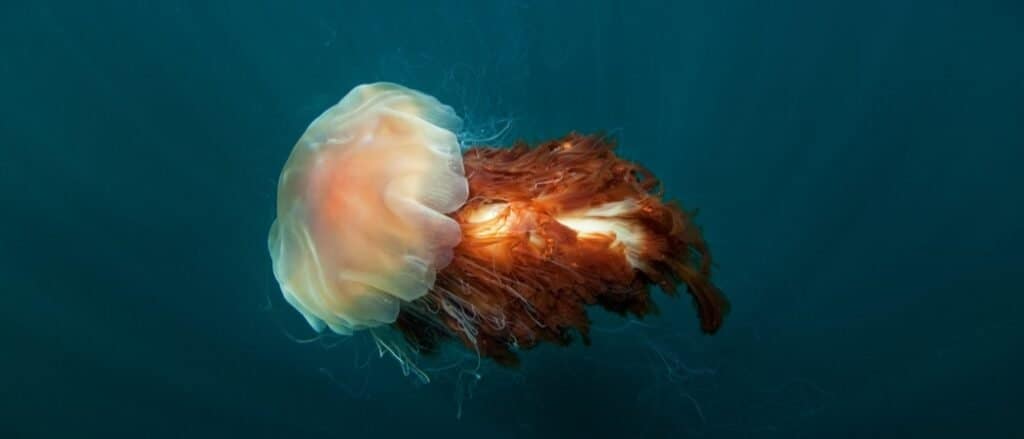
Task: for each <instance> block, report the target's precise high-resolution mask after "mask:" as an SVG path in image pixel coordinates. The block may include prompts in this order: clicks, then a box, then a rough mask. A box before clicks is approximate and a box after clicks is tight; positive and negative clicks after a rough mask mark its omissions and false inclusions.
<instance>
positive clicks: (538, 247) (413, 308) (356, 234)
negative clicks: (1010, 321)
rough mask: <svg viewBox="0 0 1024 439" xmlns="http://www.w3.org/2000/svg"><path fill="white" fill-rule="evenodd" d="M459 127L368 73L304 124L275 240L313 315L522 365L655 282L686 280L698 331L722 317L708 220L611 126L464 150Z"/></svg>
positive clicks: (649, 308)
mask: <svg viewBox="0 0 1024 439" xmlns="http://www.w3.org/2000/svg"><path fill="white" fill-rule="evenodd" d="M460 126H461V120H460V119H459V118H458V116H456V114H455V112H454V111H453V110H452V109H451V108H450V107H448V106H446V105H443V104H441V103H440V102H438V101H437V100H436V99H434V98H433V97H430V96H427V95H425V94H423V93H420V92H417V91H414V90H410V89H408V88H405V87H402V86H399V85H396V84H389V83H376V84H370V85H362V86H359V87H356V88H355V89H353V90H352V91H351V92H350V93H349V94H348V95H346V96H345V97H344V98H343V99H342V100H341V102H339V103H338V104H337V105H335V106H334V107H331V108H330V109H328V110H327V111H326V112H325V113H324V114H323V115H321V116H320V117H319V118H317V119H316V120H315V121H313V123H312V124H311V125H310V126H309V128H308V129H307V130H306V133H305V134H304V135H303V136H302V138H301V139H299V142H298V143H297V144H296V145H295V148H294V149H293V150H292V153H291V155H290V156H289V158H288V161H287V163H286V164H285V167H284V169H283V171H282V172H281V177H280V181H279V184H278V197H277V219H276V220H275V222H274V224H273V225H272V226H271V230H270V237H269V247H270V254H271V258H272V260H273V268H274V275H275V277H276V278H277V280H278V282H279V283H280V285H281V290H282V292H283V293H284V296H285V298H286V299H287V301H288V303H290V304H291V305H292V306H293V307H295V309H297V310H298V311H299V312H300V313H302V315H303V316H304V317H305V318H306V320H307V322H309V324H310V325H311V326H312V327H313V328H314V329H316V330H317V331H322V330H323V329H324V328H325V327H326V328H330V329H331V330H332V331H333V332H335V333H338V334H344V335H348V334H352V333H353V331H358V330H364V329H365V330H369V331H370V332H372V333H373V334H374V336H375V337H376V338H377V341H378V345H379V346H381V348H382V349H386V350H387V351H388V352H390V353H391V354H392V355H394V356H395V357H396V358H398V359H399V360H400V361H402V362H403V364H405V365H406V366H407V367H408V366H409V364H408V363H409V362H410V355H409V353H410V352H414V353H418V354H430V353H433V352H436V351H437V350H438V349H439V348H440V347H441V345H442V344H443V343H444V342H446V341H449V340H452V341H456V342H458V343H461V344H462V345H464V346H465V347H466V348H468V349H470V350H472V351H475V352H476V353H478V354H479V355H480V356H482V357H487V358H491V359H493V360H494V361H496V362H497V363H499V364H502V365H515V364H517V363H518V361H519V358H518V354H517V353H518V352H520V351H522V350H525V349H529V348H531V347H534V346H536V345H537V344H538V343H542V342H550V343H556V344H560V345H565V344H567V343H569V342H570V341H571V340H572V339H573V337H574V334H577V335H578V336H579V337H580V338H581V339H582V340H583V342H584V343H589V341H590V338H589V325H590V321H589V319H588V317H587V312H586V308H587V306H589V305H599V306H601V307H604V308H606V309H608V310H611V311H614V312H617V313H619V314H623V315H625V314H632V315H634V316H637V317H643V316H644V315H647V314H649V313H651V312H654V311H655V307H654V303H653V302H652V299H651V295H650V287H651V286H655V285H656V286H658V287H660V288H661V289H662V290H664V291H666V292H667V293H669V294H674V293H675V291H677V289H678V288H679V287H680V286H682V287H684V288H685V289H686V291H687V292H688V293H689V294H690V295H691V296H692V298H693V302H694V305H695V307H696V309H697V314H698V317H699V320H700V326H701V329H702V330H703V331H704V332H706V333H714V332H715V331H716V330H717V329H718V328H719V326H720V325H721V324H722V318H723V315H724V314H725V312H726V310H727V308H728V303H727V301H726V299H725V298H724V296H723V295H722V294H721V292H720V291H719V290H718V289H717V288H716V287H715V286H714V285H713V284H712V283H711V279H710V278H711V254H710V252H709V250H708V247H707V245H706V244H705V242H704V240H703V239H702V237H701V234H700V230H699V229H698V228H697V226H696V225H694V223H693V222H692V220H691V216H690V215H689V214H688V213H687V212H686V211H684V210H683V209H682V208H681V207H680V206H679V205H677V204H675V203H666V202H664V201H663V200H662V198H661V193H660V192H659V190H658V187H659V184H658V181H657V179H656V178H655V177H654V175H652V174H651V173H650V172H649V171H647V170H646V169H645V168H643V167H641V166H640V165H637V164H635V163H631V162H629V161H626V160H624V159H622V158H619V157H617V156H616V155H615V153H614V151H613V149H614V144H613V142H612V141H610V140H609V139H608V138H606V137H604V136H597V135H580V134H575V133H572V134H569V135H567V136H566V137H564V138H561V139H557V140H553V141H549V142H544V143H541V144H539V145H536V146H528V145H526V144H523V143H519V144H516V145H514V146H512V147H504V148H502V147H492V146H470V147H468V148H465V149H464V150H463V149H462V148H460V146H459V143H458V140H457V138H456V135H455V134H454V131H457V130H458V129H459V128H460ZM388 330H390V331H388ZM386 331H387V333H389V334H398V336H397V337H395V336H386V335H384V334H385V333H386ZM413 369H415V367H414V366H413ZM421 375H422V374H421ZM423 377H424V378H425V376H423Z"/></svg>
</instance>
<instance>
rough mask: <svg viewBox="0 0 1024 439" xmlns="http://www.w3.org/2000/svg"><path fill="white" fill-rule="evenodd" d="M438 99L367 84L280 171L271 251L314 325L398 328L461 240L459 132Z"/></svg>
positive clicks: (323, 120)
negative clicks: (457, 216) (455, 215)
mask: <svg viewBox="0 0 1024 439" xmlns="http://www.w3.org/2000/svg"><path fill="white" fill-rule="evenodd" d="M460 125H461V120H460V119H459V117H458V116H457V115H456V114H455V112H454V111H453V110H452V109H451V108H450V107H448V106H446V105H443V104H441V103H440V102H438V100H437V99H434V98H433V97H431V96H428V95H426V94H423V93H420V92H417V91H415V90H410V89H408V88H405V87H402V86H399V85H396V84H389V83H375V84H368V85H361V86H358V87H356V88H355V89H353V90H352V91H351V92H350V93H349V94H348V95H346V96H345V97H344V98H343V99H342V100H341V101H340V102H339V103H338V104H337V105H335V106H333V107H331V108H329V109H328V110H327V111H326V112H324V113H323V114H322V115H321V116H320V117H318V118H317V119H316V120H314V121H313V123H312V124H310V126H309V128H308V129H307V130H306V132H305V133H304V134H303V135H302V137H301V138H300V139H299V141H298V143H297V144H296V145H295V147H294V148H293V149H292V152H291V155H290V156H289V157H288V161H287V163H286V164H285V166H284V169H283V170H282V172H281V176H280V180H279V182H278V193H277V218H276V220H275V221H274V223H273V225H272V226H271V229H270V236H269V239H268V244H269V248H270V255H271V258H272V260H273V271H274V276H275V277H276V278H277V281H278V283H279V284H280V286H281V290H282V292H283V294H284V297H285V298H286V299H287V301H288V303H290V304H291V305H292V306H293V307H295V309H297V310H298V311H299V312H301V313H302V315H303V316H304V317H305V318H306V321H307V322H309V324H310V326H312V327H313V328H314V329H316V330H318V331H321V330H323V329H324V328H325V327H328V328H330V329H331V330H332V331H334V332H336V333H338V334H351V333H352V332H353V331H357V330H360V329H367V328H373V327H377V326H381V325H387V324H390V323H393V322H395V320H396V319H397V318H398V315H399V312H400V309H401V306H402V304H403V303H405V302H410V301H413V300H416V299H418V298H420V297H422V296H424V295H425V294H427V292H428V291H429V290H430V288H431V287H432V286H433V284H434V280H435V276H436V274H437V271H438V270H440V269H443V268H444V267H445V266H446V265H448V264H449V262H450V261H451V259H452V249H453V248H454V247H455V246H456V245H457V244H458V243H459V240H460V230H459V225H458V223H457V222H456V221H455V220H454V219H452V218H451V217H449V216H447V215H446V214H447V213H450V212H453V211H455V210H457V209H458V208H459V207H460V206H462V205H463V203H465V201H466V197H467V182H466V178H465V175H464V171H463V164H462V154H461V151H460V148H459V144H458V141H457V138H456V136H455V134H454V132H455V131H457V130H458V129H459V128H460Z"/></svg>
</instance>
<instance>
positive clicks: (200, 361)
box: [0, 0, 1024, 438]
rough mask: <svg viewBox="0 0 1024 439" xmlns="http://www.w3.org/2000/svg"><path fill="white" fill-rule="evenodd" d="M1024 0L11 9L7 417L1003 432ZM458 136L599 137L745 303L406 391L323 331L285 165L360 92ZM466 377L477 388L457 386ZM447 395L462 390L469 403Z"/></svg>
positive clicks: (33, 428) (108, 427)
mask: <svg viewBox="0 0 1024 439" xmlns="http://www.w3.org/2000/svg"><path fill="white" fill-rule="evenodd" d="M1022 20H1024V8H1022V7H1021V5H1020V4H1019V3H1018V2H1013V1H978V2H966V1H962V2H955V1H943V0H938V1H909V0H894V1H892V0H891V1H870V0H869V1H856V2H854V1H849V2H837V1H794V0H789V1H785V0H784V1H778V2H760V1H750V0H736V1H682V0H681V1H665V2H652V1H629V2H624V1H608V0H602V1H558V2H553V1H552V2H514V1H489V2H470V1H466V2H458V1H439V2H434V1H426V2H411V1H410V2H396V1H378V0H375V1H300V2H283V1H282V2H270V1H251V2H250V1H246V2H242V1H233V2H216V1H214V2H205V1H195V2H192V1H164V2H143V1H139V2H127V1H125V2H70V1H68V2H57V1H45V0H42V1H36V2H18V1H14V2H4V3H3V4H2V5H0V32H2V33H0V35H2V38H0V97H2V102H3V105H2V113H0V136H2V137H0V151H2V153H0V206H2V207H0V287H2V295H3V296H2V297H3V302H2V303H0V341H2V342H3V345H2V346H3V348H4V349H3V353H2V354H0V436H3V437H56V436H65V437H213V436H220V437H360V438H361V437H366V438H385V437H388V438H390V437H400V438H413V437H436V436H442V435H443V436H444V437H452V438H455V437H475V438H511V437H573V436H579V437H673V438H678V437H780V438H791V437H974V436H983V435H988V436H991V437H1015V436H1019V435H1020V434H1021V433H1020V432H1019V430H1020V422H1019V419H1018V418H1019V413H1020V411H1019V407H1022V406H1024V400H1022V396H1021V393H1022V392H1021V391H1022V390H1024V386H1022V384H1024V383H1022V380H1021V378H1020V375H1019V371H1020V369H1021V366H1022V365H1024V363H1022V361H1021V360H1022V346H1024V345H1022V343H1021V334H1022V330H1024V323H1022V321H1021V319H1020V315H1021V313H1022V311H1024V309H1022V308H1024V307H1022V304H1024V299H1022V294H1021V293H1022V290H1021V286H1020V275H1021V265H1022V262H1024V261H1022V257H1021V248H1022V247H1024V227H1022V225H1021V224H1022V220H1024V203H1022V201H1024V200H1022V196H1021V188H1022V187H1024V178H1022V177H1021V163H1022V159H1024V129H1022V123H1021V122H1022V120H1024V111H1022V110H1024V107H1022V99H1024V82H1022V78H1024V57H1022V56H1021V54H1022V53H1024V50H1022V44H1021V41H1024V27H1022V24H1021V23H1022ZM377 80H389V81H395V82H399V83H403V84H406V85H408V86H411V87H414V88H417V89H420V90H423V91H425V92H427V93H430V94H433V95H435V96H437V97H438V98H439V99H441V100H442V101H444V102H446V103H449V104H451V105H452V106H453V107H454V108H455V109H456V111H458V112H459V113H460V114H462V115H463V116H464V118H465V119H466V122H467V133H466V135H467V136H468V137H470V138H485V137H487V136H489V135H492V134H495V133H499V132H500V130H501V128H502V127H504V126H506V125H508V126H509V128H508V130H507V131H506V132H505V134H504V135H503V136H500V137H499V138H498V141H499V142H500V143H508V142H511V141H512V140H514V139H517V138H525V139H530V140H541V139H547V138H551V137H555V136H560V135H563V134H565V133H566V132H568V131H570V130H580V131H584V132H592V131H598V130H604V131H607V132H610V133H613V134H615V135H616V136H617V137H618V139H619V140H620V144H621V149H620V153H621V154H622V155H624V156H627V157H629V158H631V159H634V160H637V161H640V162H642V163H644V164H646V165H647V166H648V167H650V168H651V169H652V170H653V171H654V172H655V173H656V174H658V175H659V176H661V177H662V179H663V180H664V183H665V189H666V192H667V193H668V194H670V195H671V196H674V197H677V198H679V199H680V200H682V201H683V203H684V204H686V205H687V206H689V207H696V208H700V214H699V216H698V220H699V222H700V224H701V225H702V226H703V227H704V230H705V234H706V237H707V239H708V241H709V242H710V243H711V245H712V249H713V251H714V253H715V256H716V259H717V262H718V268H717V272H716V276H717V277H716V278H717V280H718V282H719V283H720V285H721V287H722V288H723V289H724V290H725V291H726V292H727V293H728V295H729V296H730V298H731V299H732V302H733V311H732V313H731V314H730V315H729V317H728V319H727V321H726V324H725V327H724V328H723V330H722V331H721V332H720V333H719V334H718V335H716V336H714V337H707V336H702V335H700V334H699V333H698V330H697V323H696V321H695V316H694V313H693V312H692V310H691V307H690V304H689V301H688V300H685V299H684V300H672V299H669V298H668V297H665V296H659V298H658V303H659V305H660V307H661V309H662V313H661V315H659V316H655V317H653V318H649V319H646V320H645V321H644V322H642V323H626V322H624V321H623V320H621V319H617V318H612V317H610V316H607V315H603V314H601V313H595V316H596V325H597V326H598V328H597V333H595V337H594V339H595V340H594V341H595V342H594V345H593V346H590V347H587V348H584V347H582V346H579V345H575V346H573V347H571V348H568V349H553V348H552V349H538V350H536V351H532V352H530V353H529V354H528V355H526V356H525V365H524V366H523V368H521V369H520V370H516V371H502V370H497V369H495V368H494V367H490V366H485V367H484V368H483V369H482V370H481V372H482V373H483V378H482V379H481V380H479V381H477V380H474V379H472V378H471V377H468V376H466V375H459V374H457V373H455V372H453V371H444V372H439V373H437V374H436V377H435V378H436V379H435V382H433V383H431V384H429V385H426V386H424V385H418V384H416V383H415V382H414V381H412V380H411V379H409V378H406V377H403V376H402V375H401V373H400V371H399V369H398V367H397V366H396V365H395V363H394V362H393V361H391V360H390V359H388V358H383V359H382V358H378V357H377V355H376V352H375V351H374V350H373V347H372V345H371V344H370V343H369V341H368V340H367V339H366V338H365V337H355V338H353V339H346V340H321V341H319V342H315V343H296V342H295V340H296V339H306V338H308V337H310V335H311V334H310V333H309V331H308V329H307V328H306V327H304V324H303V323H302V322H301V320H300V319H299V318H298V316H297V315H296V314H295V313H294V312H293V311H292V310H290V309H288V307H287V305H286V304H285V303H284V302H283V300H281V299H280V294H279V292H278V290H277V289H276V288H277V287H276V284H275V283H274V280H273V276H272V274H271V272H270V261H269V257H268V255H267V251H266V248H265V239H266V232H267V229H268V227H269V225H270V222H271V220H272V218H273V213H274V190H275V183H276V179H277V175H278V172H279V171H280V168H281V166H282V164H283V163H284V160H285V158H286V157H287V154H288V152H289V150H290V148H291V146H292V145H293V143H294V142H295V140H296V139H297V138H298V136H299V135H300V134H301V133H302V131H303V129H304V128H305V126H306V125H307V124H308V123H309V122H310V121H311V120H312V119H313V118H314V117H316V116H317V115H318V114H319V113H320V112H321V111H323V110H324V109H325V108H326V107H327V106H329V105H331V104H332V103H334V102H336V101H337V100H338V99H339V98H340V97H341V96H342V95H343V94H344V93H346V92H347V91H348V90H349V89H350V88H351V87H353V86H354V85H356V84H359V83H364V82H371V81H377ZM470 390H472V393H471V394H470V392H469V391H470ZM460 401H461V403H460Z"/></svg>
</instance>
